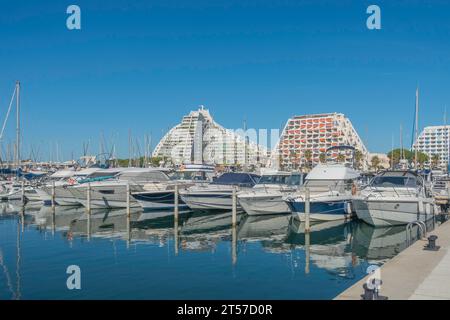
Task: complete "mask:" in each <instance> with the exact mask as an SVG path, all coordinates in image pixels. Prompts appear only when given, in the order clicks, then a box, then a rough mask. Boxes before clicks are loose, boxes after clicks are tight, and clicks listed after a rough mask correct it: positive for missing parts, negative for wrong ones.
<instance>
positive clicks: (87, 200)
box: [86, 182, 91, 215]
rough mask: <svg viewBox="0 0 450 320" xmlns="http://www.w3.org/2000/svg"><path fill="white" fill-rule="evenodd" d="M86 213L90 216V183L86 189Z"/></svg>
mask: <svg viewBox="0 0 450 320" xmlns="http://www.w3.org/2000/svg"><path fill="white" fill-rule="evenodd" d="M86 212H87V214H89V215H90V214H91V183H90V182H88V185H87V189H86Z"/></svg>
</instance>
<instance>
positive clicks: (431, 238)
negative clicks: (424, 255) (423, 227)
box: [424, 234, 440, 251]
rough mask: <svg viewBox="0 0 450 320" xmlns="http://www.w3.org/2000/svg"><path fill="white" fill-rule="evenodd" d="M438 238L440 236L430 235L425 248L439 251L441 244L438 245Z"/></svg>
mask: <svg viewBox="0 0 450 320" xmlns="http://www.w3.org/2000/svg"><path fill="white" fill-rule="evenodd" d="M437 239H438V236H436V235H434V234H432V235H431V236H429V237H428V244H427V245H426V246H425V248H424V250H428V251H438V250H439V248H440V246H437V245H436V240H437Z"/></svg>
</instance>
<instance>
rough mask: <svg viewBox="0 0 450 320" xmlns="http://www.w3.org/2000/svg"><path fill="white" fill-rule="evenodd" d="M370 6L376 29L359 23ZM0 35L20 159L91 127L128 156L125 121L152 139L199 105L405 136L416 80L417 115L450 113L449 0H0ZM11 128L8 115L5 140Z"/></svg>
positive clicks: (378, 142) (62, 144) (233, 122)
mask: <svg viewBox="0 0 450 320" xmlns="http://www.w3.org/2000/svg"><path fill="white" fill-rule="evenodd" d="M70 4H77V5H79V6H80V7H81V18H82V29H81V30H76V31H69V30H68V29H67V28H66V18H67V16H68V15H67V14H66V8H67V6H69V5H70ZM371 4H377V5H379V6H380V8H381V20H382V29H381V30H368V29H367V28H366V19H367V17H368V15H367V14H366V8H367V7H368V6H369V5H371ZM0 39H1V41H0V119H2V121H3V118H4V116H5V114H6V109H7V106H8V102H9V99H10V96H11V93H12V90H13V87H14V82H15V80H16V79H20V81H21V83H22V110H23V117H22V118H23V139H24V150H23V154H24V157H27V156H28V155H29V152H30V146H33V148H34V149H35V150H36V151H37V150H39V156H40V158H41V159H48V158H49V157H50V156H49V154H50V149H53V150H55V149H56V147H55V145H56V143H58V145H59V148H60V154H61V156H60V157H61V158H65V159H67V158H69V157H70V156H71V154H72V152H73V153H74V155H75V156H79V155H80V153H81V152H82V144H83V141H85V142H86V141H88V140H89V139H90V140H91V144H90V146H91V149H90V151H91V153H96V152H98V150H99V140H100V136H101V134H102V133H103V135H104V137H105V140H106V141H107V143H108V144H111V142H112V140H114V141H115V143H116V145H117V150H118V153H119V156H123V157H126V156H127V152H128V146H127V142H128V131H129V129H131V132H132V135H133V136H134V137H137V138H138V139H139V140H140V142H141V144H142V140H143V136H144V134H145V133H151V134H152V138H153V146H154V145H155V144H156V142H157V141H158V140H159V138H160V137H161V135H162V132H163V131H165V130H167V128H169V127H172V126H173V125H175V124H176V123H178V122H179V121H180V119H181V117H182V116H183V115H184V114H186V113H187V112H189V111H190V110H192V109H195V108H197V106H198V105H200V104H203V105H205V106H206V107H207V108H209V109H210V111H211V113H212V115H213V116H214V117H215V119H216V121H217V122H219V123H220V124H222V125H223V126H225V127H228V128H234V129H236V128H239V127H240V126H242V122H243V119H244V118H246V119H247V123H248V126H249V127H253V128H268V129H270V128H278V127H280V126H281V125H282V124H284V123H285V121H286V120H287V119H288V118H289V117H290V116H292V115H296V114H297V115H301V114H309V113H322V112H334V111H337V112H342V113H345V114H346V115H347V116H348V117H349V118H350V119H351V121H352V122H353V124H354V126H355V127H356V129H357V130H358V132H359V134H360V136H361V137H362V138H363V140H364V142H365V143H366V145H367V147H368V148H369V150H370V151H372V152H386V151H388V149H390V147H391V140H392V135H393V134H394V135H395V143H396V144H398V143H399V127H400V124H401V123H402V124H403V127H404V139H405V141H408V142H409V141H410V140H411V130H412V122H413V116H414V114H413V113H414V95H415V88H416V86H417V84H419V87H420V93H421V100H420V103H421V112H420V127H423V126H425V125H434V124H435V125H438V124H442V123H443V114H444V108H445V105H446V104H447V106H448V110H449V113H450V72H449V71H450V40H449V39H450V4H449V3H448V1H395V3H394V1H345V0H340V1H320V0H316V1H276V2H275V1H264V0H262V1H245V0H227V1H222V0H217V1H214V0H207V1H203V0H199V1H188V0H184V1H170V0H165V1H143V0H142V1H115V0H110V1H95V0H88V1H87V0H73V1H70V2H69V1H61V0H55V1H48V0H41V1H23V0H18V1H5V0H0ZM449 118H450V117H449ZM13 139H14V124H13V122H12V121H11V122H10V123H9V125H8V128H7V132H6V133H5V137H4V141H3V143H4V147H3V148H4V149H5V145H6V144H7V143H8V142H10V141H13ZM51 146H53V147H51ZM53 158H54V159H55V158H56V155H55V152H54V151H53Z"/></svg>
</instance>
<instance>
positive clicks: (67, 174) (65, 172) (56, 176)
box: [50, 170, 75, 179]
mask: <svg viewBox="0 0 450 320" xmlns="http://www.w3.org/2000/svg"><path fill="white" fill-rule="evenodd" d="M74 174H75V170H59V171H56V172H55V173H53V174H52V175H50V178H51V179H61V178H70V177H72V176H73V175H74Z"/></svg>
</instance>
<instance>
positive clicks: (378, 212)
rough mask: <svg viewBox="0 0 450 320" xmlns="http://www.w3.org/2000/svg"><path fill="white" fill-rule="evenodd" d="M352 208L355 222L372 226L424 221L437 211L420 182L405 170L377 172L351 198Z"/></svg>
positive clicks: (432, 199) (419, 177) (429, 193)
mask: <svg viewBox="0 0 450 320" xmlns="http://www.w3.org/2000/svg"><path fill="white" fill-rule="evenodd" d="M353 206H354V209H355V210H356V215H357V216H358V218H359V219H361V220H363V221H365V222H366V223H368V224H370V225H374V226H395V225H405V224H408V223H410V222H413V221H427V220H429V219H431V218H432V217H433V215H434V214H436V213H437V211H438V209H437V206H435V204H434V198H433V197H432V195H431V192H430V191H429V190H427V188H426V187H425V185H424V180H423V178H422V177H421V176H419V175H417V174H416V173H415V172H412V171H408V170H401V171H390V170H388V171H384V172H381V173H380V174H378V175H377V176H375V178H373V179H372V181H371V183H370V184H369V185H368V186H367V187H366V188H365V189H363V190H361V192H360V194H359V195H358V196H355V197H354V199H353Z"/></svg>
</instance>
